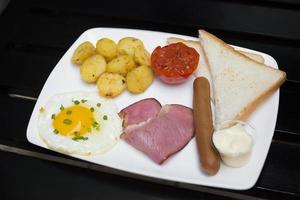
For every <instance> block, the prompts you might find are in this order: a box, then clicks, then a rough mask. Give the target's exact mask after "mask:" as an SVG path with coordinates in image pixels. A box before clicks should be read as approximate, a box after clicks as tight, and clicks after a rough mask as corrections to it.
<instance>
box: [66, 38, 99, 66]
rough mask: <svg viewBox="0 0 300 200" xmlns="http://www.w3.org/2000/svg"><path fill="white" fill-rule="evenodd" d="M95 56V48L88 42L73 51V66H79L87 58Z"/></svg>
mask: <svg viewBox="0 0 300 200" xmlns="http://www.w3.org/2000/svg"><path fill="white" fill-rule="evenodd" d="M94 54H95V47H94V45H93V44H92V43H90V42H88V41H87V42H84V43H82V44H80V45H79V46H78V47H77V48H76V49H75V51H74V53H73V56H72V58H71V62H72V63H73V64H78V65H81V64H82V63H83V62H84V61H85V60H86V59H87V58H88V57H90V56H92V55H94Z"/></svg>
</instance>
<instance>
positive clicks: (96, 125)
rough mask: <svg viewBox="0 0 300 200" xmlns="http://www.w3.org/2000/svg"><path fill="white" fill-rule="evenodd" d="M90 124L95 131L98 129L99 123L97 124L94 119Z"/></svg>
mask: <svg viewBox="0 0 300 200" xmlns="http://www.w3.org/2000/svg"><path fill="white" fill-rule="evenodd" d="M92 126H93V128H94V129H96V130H97V131H99V130H100V124H99V123H98V122H96V121H94V122H93V123H92Z"/></svg>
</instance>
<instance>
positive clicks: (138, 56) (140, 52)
mask: <svg viewBox="0 0 300 200" xmlns="http://www.w3.org/2000/svg"><path fill="white" fill-rule="evenodd" d="M133 58H134V61H135V62H136V63H137V64H138V65H146V66H150V54H149V53H148V51H147V50H146V49H144V48H143V47H141V46H138V47H137V48H136V49H135V51H134V57H133Z"/></svg>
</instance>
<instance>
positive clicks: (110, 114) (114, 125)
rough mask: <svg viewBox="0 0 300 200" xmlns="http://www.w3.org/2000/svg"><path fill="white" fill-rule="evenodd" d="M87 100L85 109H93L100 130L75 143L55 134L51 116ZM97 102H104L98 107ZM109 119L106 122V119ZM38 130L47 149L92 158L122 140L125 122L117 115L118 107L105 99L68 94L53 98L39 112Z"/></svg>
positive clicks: (89, 93)
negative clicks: (75, 103) (61, 107)
mask: <svg viewBox="0 0 300 200" xmlns="http://www.w3.org/2000/svg"><path fill="white" fill-rule="evenodd" d="M81 99H85V100H87V101H86V102H85V103H83V106H88V107H93V108H94V109H95V110H94V112H93V115H94V119H95V120H96V121H97V122H98V123H99V124H100V130H99V131H97V130H95V129H92V131H91V133H89V134H88V135H87V137H88V139H87V140H78V141H74V140H72V138H70V137H66V136H63V135H61V134H55V133H54V132H53V130H54V128H53V126H52V122H53V119H52V114H58V113H59V112H60V106H61V105H63V106H64V107H65V108H67V107H70V106H73V105H74V103H73V102H72V100H81ZM97 103H101V106H100V107H98V106H97ZM104 115H106V116H107V120H104V119H103V116H104ZM38 131H39V135H40V137H41V138H42V140H43V141H44V142H45V143H46V144H47V146H48V147H49V148H50V149H52V150H54V151H58V152H61V153H65V154H79V155H92V154H99V153H104V152H107V151H108V150H110V149H111V148H112V147H113V146H114V145H115V144H116V143H117V142H118V140H119V139H120V135H121V133H122V120H121V119H120V117H119V115H118V109H117V106H116V105H115V104H114V103H113V102H112V101H109V100H105V99H103V98H101V97H99V95H98V94H97V93H96V92H69V93H62V94H57V95H54V96H52V97H51V98H50V99H49V101H48V102H47V103H46V105H45V106H43V107H42V108H41V109H40V113H39V118H38Z"/></svg>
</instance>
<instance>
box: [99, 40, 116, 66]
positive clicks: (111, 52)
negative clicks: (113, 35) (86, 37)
mask: <svg viewBox="0 0 300 200" xmlns="http://www.w3.org/2000/svg"><path fill="white" fill-rule="evenodd" d="M96 51H97V53H99V54H100V55H102V56H103V57H104V58H105V59H106V60H107V61H110V60H111V59H113V58H115V57H117V53H118V51H117V44H116V43H115V42H114V41H113V40H111V39H109V38H102V39H100V40H98V42H97V44H96Z"/></svg>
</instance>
